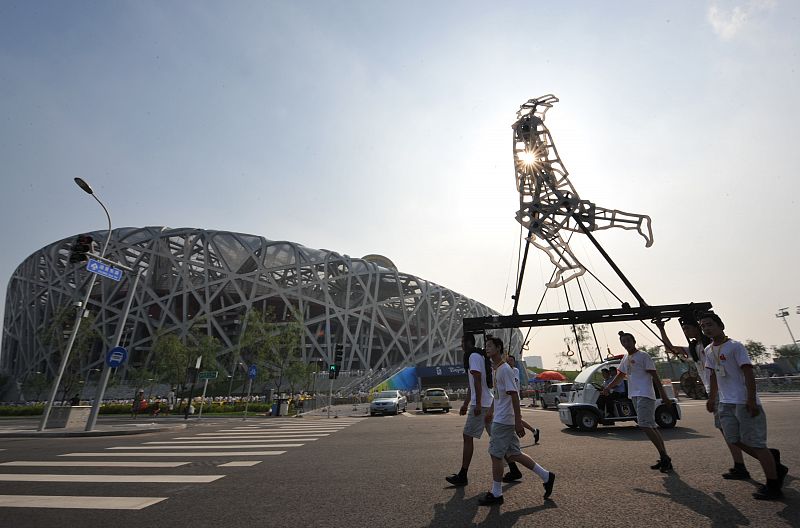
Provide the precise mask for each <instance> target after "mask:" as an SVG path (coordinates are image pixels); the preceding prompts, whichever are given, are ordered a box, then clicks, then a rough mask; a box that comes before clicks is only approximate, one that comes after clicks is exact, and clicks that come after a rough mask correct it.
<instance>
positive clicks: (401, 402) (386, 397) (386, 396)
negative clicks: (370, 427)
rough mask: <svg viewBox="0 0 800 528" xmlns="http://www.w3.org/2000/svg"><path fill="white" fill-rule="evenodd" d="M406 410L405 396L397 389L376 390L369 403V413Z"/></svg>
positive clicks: (371, 414) (395, 412) (390, 412)
mask: <svg viewBox="0 0 800 528" xmlns="http://www.w3.org/2000/svg"><path fill="white" fill-rule="evenodd" d="M400 412H406V397H405V396H403V394H402V393H401V392H400V391H399V390H388V391H381V392H376V393H375V395H374V396H373V397H372V402H371V403H370V404H369V415H370V416H375V415H376V414H397V413H400Z"/></svg>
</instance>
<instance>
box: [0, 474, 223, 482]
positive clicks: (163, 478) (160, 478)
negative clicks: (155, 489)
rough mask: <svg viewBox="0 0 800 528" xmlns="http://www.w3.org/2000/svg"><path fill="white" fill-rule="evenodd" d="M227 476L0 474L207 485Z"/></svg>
mask: <svg viewBox="0 0 800 528" xmlns="http://www.w3.org/2000/svg"><path fill="white" fill-rule="evenodd" d="M224 476H225V475H57V474H51V475H46V474H35V473H0V482H137V483H145V482H147V483H152V482H169V483H188V484H206V483H208V482H214V481H215V480H219V479H221V478H222V477H224Z"/></svg>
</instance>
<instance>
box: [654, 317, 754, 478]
mask: <svg viewBox="0 0 800 528" xmlns="http://www.w3.org/2000/svg"><path fill="white" fill-rule="evenodd" d="M678 322H679V323H680V325H681V330H683V335H684V336H686V339H687V340H688V341H689V346H688V347H681V346H675V345H673V344H672V342H671V341H670V339H669V337H668V336H667V333H666V331H665V330H664V321H661V320H658V321H656V326H657V327H658V329H659V331H660V333H661V340H662V341H663V342H664V347H665V348H666V349H667V351H669V352H672V353H673V354H675V355H676V356H678V357H680V356H681V355H683V356H684V358H686V360H687V361H688V362H689V365H690V366H691V367H692V368H693V369H694V370H695V371H696V374H697V377H698V378H700V381H701V382H702V384H703V388H704V389H705V391H706V394H708V395H710V394H711V370H709V369H707V368H706V347H707V346H708V345H710V344H711V338H710V337H708V336H706V335H704V334H703V332H702V331H701V330H700V323H698V322H697V320H695V318H694V317H688V316H685V317H681V318H680V319H679V320H678ZM709 397H710V396H709ZM718 407H719V399H718V398H717V399H715V400H714V412H713V414H714V427H716V428H717V429H719V430H720V432H721V433H722V438H723V440H724V439H725V432H724V431H723V430H722V425H720V421H719V412H718ZM725 444H726V445H727V446H728V451H730V453H731V457H732V458H733V467H732V468H730V469H729V470H728V471H727V472H726V473H723V474H722V478H724V479H728V480H747V479H749V478H750V472H749V471H747V467H746V466H745V464H744V456H743V455H742V450H741V449H739V448H738V447H737V446H736V444H731V443H729V442H728V441H727V440H726V441H725Z"/></svg>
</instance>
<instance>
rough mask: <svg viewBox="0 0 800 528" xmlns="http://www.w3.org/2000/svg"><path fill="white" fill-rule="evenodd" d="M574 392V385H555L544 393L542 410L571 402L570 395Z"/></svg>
mask: <svg viewBox="0 0 800 528" xmlns="http://www.w3.org/2000/svg"><path fill="white" fill-rule="evenodd" d="M570 391H572V383H553V384H552V385H550V386H549V387H547V389H545V390H544V392H543V393H542V409H547V406H548V405H549V406H550V407H558V404H559V403H566V402H568V401H569V398H570V396H569V393H570Z"/></svg>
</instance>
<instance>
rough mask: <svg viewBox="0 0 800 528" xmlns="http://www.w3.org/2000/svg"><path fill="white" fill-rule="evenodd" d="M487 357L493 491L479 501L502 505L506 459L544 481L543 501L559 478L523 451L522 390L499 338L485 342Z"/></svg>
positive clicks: (485, 503) (488, 339) (486, 503)
mask: <svg viewBox="0 0 800 528" xmlns="http://www.w3.org/2000/svg"><path fill="white" fill-rule="evenodd" d="M486 355H487V356H488V357H489V359H491V360H492V368H493V369H494V381H495V383H494V387H495V392H496V393H497V397H496V398H495V400H494V405H493V408H492V411H491V413H492V414H491V416H492V436H491V438H490V439H489V455H490V456H491V459H492V489H491V491H488V492H487V493H486V495H484V496H483V497H482V498H480V499H479V500H478V504H480V505H481V506H492V505H495V504H503V482H502V479H503V459H504V458H505V459H506V460H508V461H510V462H517V463H519V464H522V465H523V466H525V467H526V468H528V469H530V470H531V471H533V472H534V473H536V475H538V476H539V478H541V479H542V482H543V484H542V486H544V498H545V499H547V498H549V497H550V494H551V493H553V484H554V483H555V480H556V474H555V473H553V472H552V471H548V470H546V469H545V468H543V467H542V466H540V465H539V464H537V463H536V462H534V460H533V459H532V458H531V457H529V456H528V455H526V454H525V453H523V452H522V451H521V450H520V446H519V439H520V438H521V437H523V436H525V428H524V426H523V425H522V411H521V410H520V407H519V389H518V387H517V381H516V380H515V378H514V371H513V370H512V368H511V367H510V366H509V365H508V363H506V362H505V361H504V360H503V341H502V340H501V339H498V338H496V337H489V338H487V339H486Z"/></svg>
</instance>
